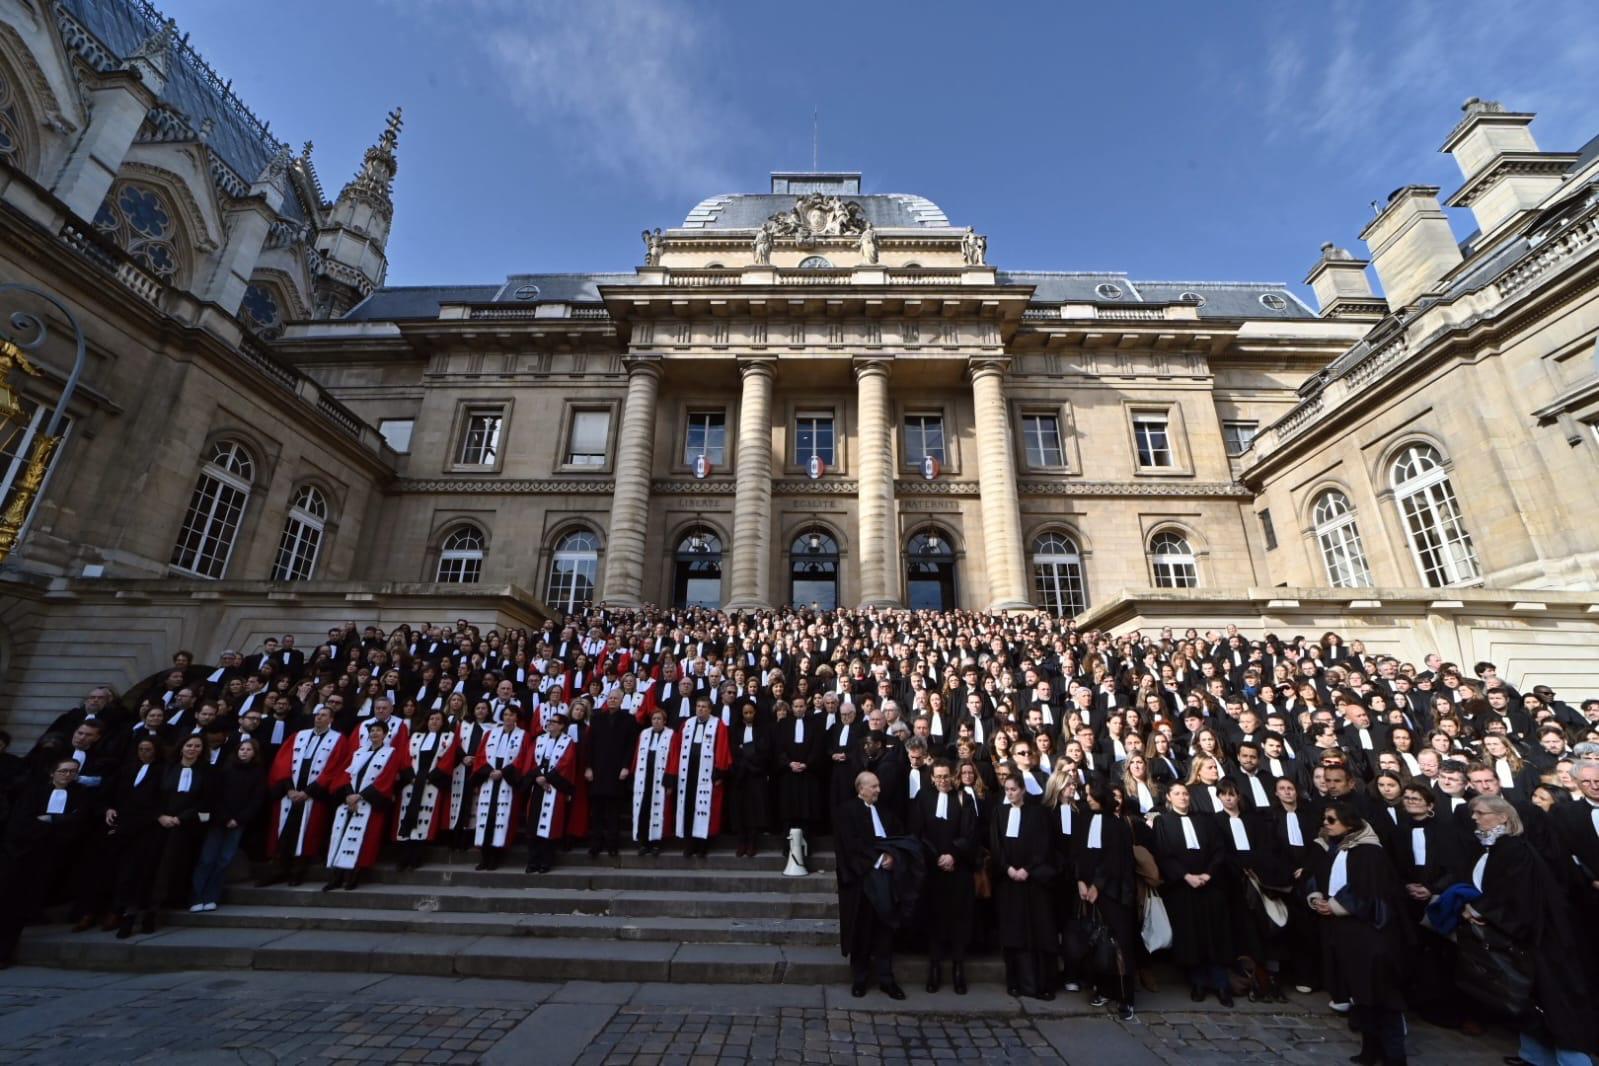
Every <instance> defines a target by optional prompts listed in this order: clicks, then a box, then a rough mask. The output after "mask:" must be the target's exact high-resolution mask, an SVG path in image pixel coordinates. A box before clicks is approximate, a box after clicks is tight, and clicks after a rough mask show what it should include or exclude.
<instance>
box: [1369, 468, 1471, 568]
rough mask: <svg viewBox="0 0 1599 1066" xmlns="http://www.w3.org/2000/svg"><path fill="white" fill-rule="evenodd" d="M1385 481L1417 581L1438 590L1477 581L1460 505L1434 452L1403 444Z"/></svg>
mask: <svg viewBox="0 0 1599 1066" xmlns="http://www.w3.org/2000/svg"><path fill="white" fill-rule="evenodd" d="M1389 477H1390V483H1391V484H1392V485H1393V488H1394V497H1395V498H1396V499H1397V500H1398V502H1399V513H1400V514H1402V515H1404V518H1405V535H1406V536H1407V537H1408V538H1409V540H1410V550H1411V552H1412V553H1413V554H1414V555H1415V557H1416V567H1417V569H1419V570H1420V571H1421V579H1422V580H1423V581H1425V582H1426V583H1427V584H1428V585H1431V586H1432V587H1434V588H1441V587H1443V586H1445V585H1459V584H1463V583H1465V582H1468V581H1475V580H1476V579H1477V578H1478V577H1480V576H1481V575H1482V571H1481V570H1480V569H1479V567H1478V566H1477V550H1476V549H1475V548H1474V547H1472V544H1471V534H1469V533H1467V532H1466V526H1465V523H1464V522H1462V521H1461V518H1460V504H1459V503H1458V502H1457V501H1456V500H1455V490H1454V487H1453V486H1451V485H1450V484H1449V473H1448V471H1446V470H1445V469H1444V460H1443V456H1441V455H1439V454H1438V449H1436V448H1434V447H1432V446H1431V445H1429V444H1411V445H1408V446H1407V447H1406V448H1405V449H1404V450H1403V451H1401V452H1400V453H1399V455H1398V457H1396V458H1395V459H1394V465H1393V468H1392V470H1391V472H1390V475H1389Z"/></svg>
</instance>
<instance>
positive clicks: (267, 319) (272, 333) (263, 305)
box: [239, 281, 283, 340]
mask: <svg viewBox="0 0 1599 1066" xmlns="http://www.w3.org/2000/svg"><path fill="white" fill-rule="evenodd" d="M281 308H282V304H281V303H280V302H279V301H278V294H277V292H276V290H275V289H274V288H273V286H271V285H266V284H262V283H260V282H254V281H252V282H251V283H250V286H249V288H247V289H245V290H244V300H243V302H242V303H240V304H239V321H241V322H242V323H244V328H245V329H248V330H249V331H250V332H251V333H254V334H255V335H256V336H258V337H264V338H266V339H267V340H271V339H273V338H275V337H277V336H278V335H279V334H281V333H282V332H283V311H282V310H281Z"/></svg>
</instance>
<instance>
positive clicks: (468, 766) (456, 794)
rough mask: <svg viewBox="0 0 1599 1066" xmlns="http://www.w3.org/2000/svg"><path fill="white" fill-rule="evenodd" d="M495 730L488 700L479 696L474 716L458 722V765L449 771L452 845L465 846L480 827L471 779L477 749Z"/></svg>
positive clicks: (460, 847) (456, 762)
mask: <svg viewBox="0 0 1599 1066" xmlns="http://www.w3.org/2000/svg"><path fill="white" fill-rule="evenodd" d="M493 731H494V718H493V716H492V713H491V711H490V708H489V703H488V701H487V700H478V701H477V703H476V704H474V705H473V707H472V717H471V718H469V719H467V720H465V721H462V722H459V723H457V724H456V726H455V748H456V752H457V758H456V760H455V769H454V770H452V771H451V772H450V820H451V822H452V823H453V825H452V828H453V829H454V831H455V832H454V834H453V835H454V839H453V840H451V841H450V847H452V848H455V849H458V850H465V849H466V848H467V847H468V846H469V845H470V844H471V842H472V835H473V831H474V830H475V829H476V828H477V800H476V798H475V797H474V796H473V795H472V794H471V793H472V791H473V790H472V787H471V785H470V784H469V783H468V779H469V778H470V777H471V776H472V770H473V767H474V766H475V765H476V763H477V753H478V751H479V750H481V749H482V747H483V742H484V741H485V740H487V739H488V736H489V734H490V733H492V732H493Z"/></svg>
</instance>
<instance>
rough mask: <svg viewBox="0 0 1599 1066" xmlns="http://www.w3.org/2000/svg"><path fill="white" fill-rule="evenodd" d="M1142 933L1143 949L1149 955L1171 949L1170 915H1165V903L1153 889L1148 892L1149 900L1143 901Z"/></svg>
mask: <svg viewBox="0 0 1599 1066" xmlns="http://www.w3.org/2000/svg"><path fill="white" fill-rule="evenodd" d="M1142 933H1143V940H1144V948H1145V950H1147V951H1149V952H1150V953H1151V954H1153V953H1154V952H1157V951H1160V950H1161V949H1163V948H1169V947H1171V915H1169V914H1167V913H1166V901H1165V900H1163V899H1161V898H1160V893H1159V892H1156V891H1154V890H1153V889H1151V890H1150V893H1149V898H1147V899H1146V900H1144V926H1143V930H1142Z"/></svg>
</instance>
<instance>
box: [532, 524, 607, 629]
mask: <svg viewBox="0 0 1599 1066" xmlns="http://www.w3.org/2000/svg"><path fill="white" fill-rule="evenodd" d="M599 569H600V540H599V538H598V537H596V536H595V535H594V534H593V533H590V532H589V531H588V530H586V529H580V530H578V531H577V532H575V533H568V534H567V535H566V536H564V537H562V538H561V539H560V541H559V542H558V543H557V544H556V545H555V555H554V557H553V558H552V559H551V560H550V580H549V583H548V584H547V585H546V586H545V590H544V603H545V605H546V606H547V607H549V609H550V610H552V611H560V612H561V613H562V614H573V613H575V612H577V611H580V610H582V609H583V608H585V607H587V606H588V605H589V603H590V601H592V600H593V599H594V579H595V576H596V575H597V574H598V573H599Z"/></svg>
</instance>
